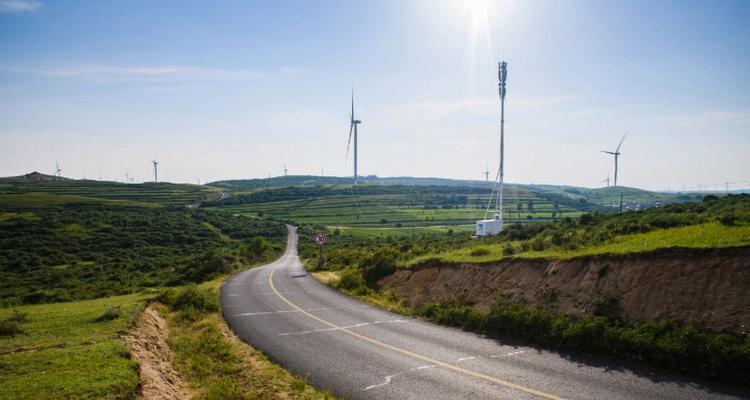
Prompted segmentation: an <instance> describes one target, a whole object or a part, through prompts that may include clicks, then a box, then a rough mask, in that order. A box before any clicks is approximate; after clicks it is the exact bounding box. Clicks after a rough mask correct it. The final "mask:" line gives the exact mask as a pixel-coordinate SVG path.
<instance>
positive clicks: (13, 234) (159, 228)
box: [0, 193, 286, 304]
mask: <svg viewBox="0 0 750 400" xmlns="http://www.w3.org/2000/svg"><path fill="white" fill-rule="evenodd" d="M145 205H146V206H144V204H142V203H139V202H134V201H131V200H102V199H100V198H96V197H83V196H79V195H57V194H50V193H29V194H0V304H33V303H40V302H56V301H70V300H80V299H90V298H97V297H104V296H111V295H116V294H125V293H131V292H133V291H135V290H137V289H138V288H141V287H154V286H161V285H177V284H184V283H187V282H200V281H203V280H206V279H211V278H213V277H216V276H218V275H219V274H222V273H227V272H230V271H233V270H235V269H236V268H238V267H239V266H240V265H241V264H242V263H244V262H248V261H255V260H257V259H259V258H260V259H263V258H265V257H267V256H271V255H272V254H274V253H275V252H278V251H279V250H280V249H281V248H282V246H283V244H284V238H285V235H286V232H285V229H284V228H283V226H280V225H277V224H272V223H269V222H266V221H264V220H258V219H250V218H244V217H234V216H232V215H230V214H225V213H204V212H200V211H192V210H189V209H187V208H186V207H179V208H169V207H159V206H158V205H157V206H156V207H154V203H145ZM255 237H264V238H267V239H254V238H255ZM266 241H270V242H271V243H270V244H269V243H267V242H266Z"/></svg>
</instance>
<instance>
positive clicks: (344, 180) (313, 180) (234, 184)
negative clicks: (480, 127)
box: [208, 175, 492, 189]
mask: <svg viewBox="0 0 750 400" xmlns="http://www.w3.org/2000/svg"><path fill="white" fill-rule="evenodd" d="M359 182H360V184H361V185H404V186H477V187H491V186H492V182H485V181H472V180H458V179H446V178H415V177H410V176H399V177H390V178H380V177H377V176H374V175H370V176H362V177H360V178H359ZM351 184H352V178H351V177H348V176H347V177H340V176H317V175H288V176H274V177H270V178H263V179H235V180H224V181H216V182H211V183H209V184H208V185H209V186H214V187H219V188H224V189H269V188H279V187H289V186H326V185H351Z"/></svg>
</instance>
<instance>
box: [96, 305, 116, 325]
mask: <svg viewBox="0 0 750 400" xmlns="http://www.w3.org/2000/svg"><path fill="white" fill-rule="evenodd" d="M121 316H122V310H120V306H107V308H106V309H105V310H104V312H103V313H102V315H100V316H98V317H96V319H94V321H95V322H107V321H112V320H115V319H117V318H120V317H121Z"/></svg>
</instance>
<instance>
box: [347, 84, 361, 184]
mask: <svg viewBox="0 0 750 400" xmlns="http://www.w3.org/2000/svg"><path fill="white" fill-rule="evenodd" d="M349 119H350V125H349V141H348V142H347V143H346V158H349V146H350V145H351V143H352V132H354V184H355V185H356V184H357V125H359V124H361V123H362V121H360V120H358V119H354V90H352V113H351V114H349Z"/></svg>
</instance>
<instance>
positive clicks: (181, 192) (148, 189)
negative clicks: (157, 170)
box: [0, 172, 218, 206]
mask: <svg viewBox="0 0 750 400" xmlns="http://www.w3.org/2000/svg"><path fill="white" fill-rule="evenodd" d="M28 193H37V194H44V195H46V197H39V196H37V197H36V199H37V200H40V201H41V200H44V201H43V202H46V203H51V204H56V203H60V202H61V201H65V202H67V201H72V200H75V199H81V200H83V199H88V200H87V201H91V200H95V199H102V200H126V201H135V202H144V201H145V202H152V203H158V204H161V205H167V206H187V205H191V204H196V203H197V202H200V201H202V200H206V199H211V198H215V197H218V196H217V194H218V191H217V189H214V188H211V187H207V186H199V185H190V184H175V183H168V182H159V183H153V182H149V183H142V184H127V183H120V182H110V181H95V180H76V179H69V178H63V177H57V176H52V175H45V174H41V173H39V172H32V173H30V174H26V175H22V176H14V177H6V178H0V204H5V203H7V202H3V201H2V200H3V199H5V198H6V197H7V196H8V195H19V194H28ZM55 196H56V197H55ZM12 202H13V201H11V203H12Z"/></svg>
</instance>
